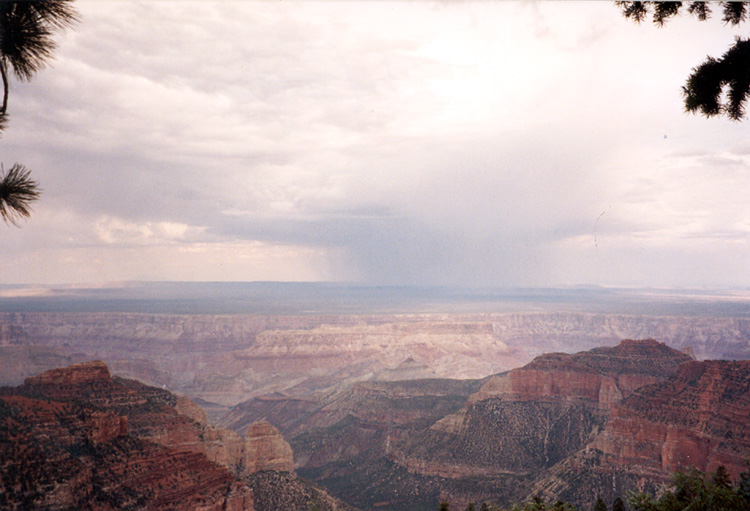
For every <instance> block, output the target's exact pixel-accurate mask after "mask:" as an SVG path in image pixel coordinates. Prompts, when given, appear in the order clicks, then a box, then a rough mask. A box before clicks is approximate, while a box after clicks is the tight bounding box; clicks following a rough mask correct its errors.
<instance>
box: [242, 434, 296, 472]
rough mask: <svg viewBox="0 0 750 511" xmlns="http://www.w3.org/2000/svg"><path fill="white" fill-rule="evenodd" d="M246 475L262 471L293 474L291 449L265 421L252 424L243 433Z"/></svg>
mask: <svg viewBox="0 0 750 511" xmlns="http://www.w3.org/2000/svg"><path fill="white" fill-rule="evenodd" d="M244 459H245V464H244V470H245V472H246V473H249V474H253V473H255V472H261V471H263V470H275V471H277V472H294V457H293V455H292V448H291V447H290V446H289V443H288V442H286V441H285V440H284V438H283V437H282V436H281V433H279V430H278V429H276V428H275V427H273V426H272V425H271V424H269V423H268V422H266V421H258V422H254V423H253V424H251V425H250V426H248V428H247V432H246V433H245V458H244Z"/></svg>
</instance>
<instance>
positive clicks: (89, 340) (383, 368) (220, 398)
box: [0, 312, 750, 419]
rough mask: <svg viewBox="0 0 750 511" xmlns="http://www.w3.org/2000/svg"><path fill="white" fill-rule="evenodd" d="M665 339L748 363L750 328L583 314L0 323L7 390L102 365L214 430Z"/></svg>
mask: <svg viewBox="0 0 750 511" xmlns="http://www.w3.org/2000/svg"><path fill="white" fill-rule="evenodd" d="M627 338H633V339H644V338H655V339H659V340H661V341H663V342H667V343H668V344H669V345H670V346H673V347H675V348H678V349H682V348H687V347H690V348H691V349H692V350H693V353H694V354H695V356H696V357H697V358H698V359H742V358H748V357H750V345H749V344H748V342H747V339H748V338H750V319H747V318H733V317H724V316H650V315H625V314H587V313H577V312H517V313H493V314H474V313H472V314H445V313H439V314H438V313H431V314H372V315H334V314H331V315H299V316H268V315H266V316H264V315H243V314H237V315H210V314H203V315H190V314H185V315H175V314H140V313H121V312H101V313H65V312H47V313H39V312H0V384H3V385H17V384H19V383H21V382H22V381H23V378H25V377H27V376H30V375H33V374H37V373H39V372H41V371H44V370H47V369H51V368H54V367H60V366H65V365H69V364H71V363H75V362H81V361H85V360H92V359H96V360H103V361H105V362H106V363H107V365H108V366H109V367H110V368H111V369H112V370H113V371H115V372H116V373H117V374H119V375H122V376H124V377H127V378H135V379H138V380H140V381H143V382H145V383H148V384H150V385H155V386H159V387H164V388H167V389H170V390H173V391H175V392H177V393H180V394H185V395H188V396H190V397H191V398H193V399H195V400H196V401H197V402H199V403H200V404H201V405H202V406H204V407H205V408H206V410H207V411H208V412H209V418H210V419H215V418H216V417H218V416H219V415H220V414H221V413H223V412H224V411H225V410H226V409H227V407H229V406H233V405H236V404H238V403H240V402H242V401H245V400H247V399H248V398H251V397H254V396H262V395H269V394H273V393H274V392H279V393H283V394H285V395H296V396H305V395H308V394H310V393H314V392H317V391H324V390H326V389H333V388H336V386H338V385H341V384H348V383H353V382H356V381H394V380H405V379H418V378H469V379H478V378H483V377H486V376H490V375H492V374H497V373H500V372H502V371H506V370H509V369H513V368H515V367H520V366H522V365H524V364H526V363H528V362H530V361H531V360H532V359H533V358H534V357H536V356H537V355H540V354H542V353H548V352H567V353H572V352H575V351H580V350H587V349H591V348H595V347H599V346H612V345H614V344H616V343H617V342H619V341H620V340H621V339H627Z"/></svg>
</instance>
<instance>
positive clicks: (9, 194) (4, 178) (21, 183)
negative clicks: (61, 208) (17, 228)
mask: <svg viewBox="0 0 750 511" xmlns="http://www.w3.org/2000/svg"><path fill="white" fill-rule="evenodd" d="M29 174H30V171H29V170H28V169H27V168H26V167H24V166H23V165H20V164H18V163H15V164H13V166H12V167H11V168H10V169H9V170H8V172H7V173H5V172H4V171H3V170H0V218H2V219H3V220H5V221H6V222H9V223H12V224H14V225H17V222H18V220H20V219H21V218H24V217H28V216H29V215H30V214H31V202H33V201H34V200H36V199H37V198H38V197H39V195H40V190H39V183H37V182H36V181H35V180H33V179H31V177H30V176H29Z"/></svg>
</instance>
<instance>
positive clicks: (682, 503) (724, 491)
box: [630, 467, 750, 511]
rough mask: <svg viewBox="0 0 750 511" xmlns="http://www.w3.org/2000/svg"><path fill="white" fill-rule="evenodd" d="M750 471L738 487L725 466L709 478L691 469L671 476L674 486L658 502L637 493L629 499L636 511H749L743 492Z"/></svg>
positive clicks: (743, 476)
mask: <svg viewBox="0 0 750 511" xmlns="http://www.w3.org/2000/svg"><path fill="white" fill-rule="evenodd" d="M748 477H750V472H744V473H743V474H741V476H740V480H739V482H738V483H737V484H736V485H735V484H733V483H732V481H731V480H730V479H729V474H728V472H727V470H726V468H724V467H719V468H718V469H717V470H716V472H714V473H713V474H710V475H706V474H704V473H703V472H701V471H700V470H697V469H694V468H693V469H690V470H688V471H687V472H677V473H675V474H674V475H673V476H672V486H671V488H670V489H668V490H667V491H665V492H663V493H662V494H661V495H660V496H659V498H658V499H654V498H653V497H651V496H650V495H647V494H644V493H638V494H635V495H633V496H632V497H631V498H630V504H631V506H632V508H633V509H634V510H635V511H747V509H750V499H748V496H747V495H746V494H745V493H743V486H742V485H743V481H747V479H748Z"/></svg>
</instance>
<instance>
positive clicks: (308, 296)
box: [0, 282, 750, 317]
mask: <svg viewBox="0 0 750 511" xmlns="http://www.w3.org/2000/svg"><path fill="white" fill-rule="evenodd" d="M0 312H95V313H100V312H121V313H132V312H137V313H144V314H219V315H221V314H269V315H296V314H302V315H311V314H312V315H315V314H354V315H367V314H431V313H436V314H448V313H450V314H459V315H460V314H497V313H509V312H580V313H605V314H638V315H653V316H658V315H667V316H675V315H677V316H736V317H746V316H750V289H723V290H720V289H713V290H711V289H682V290H680V289H655V288H651V289H648V288H642V289H634V288H630V289H625V288H613V287H609V288H608V287H602V286H571V287H565V288H489V287H487V288H467V287H460V286H367V285H360V284H346V283H340V282H121V283H108V284H92V285H83V286H80V285H72V284H70V285H57V286H55V285H52V286H44V285H20V284H0Z"/></svg>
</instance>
